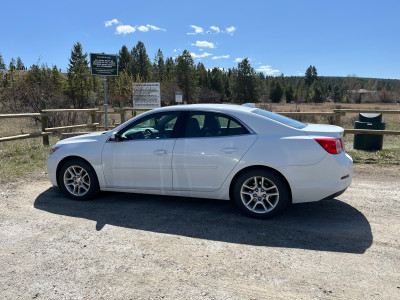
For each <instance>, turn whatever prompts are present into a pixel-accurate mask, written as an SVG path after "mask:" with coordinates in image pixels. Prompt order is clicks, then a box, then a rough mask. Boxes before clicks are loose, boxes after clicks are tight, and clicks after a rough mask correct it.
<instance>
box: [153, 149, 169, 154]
mask: <svg viewBox="0 0 400 300" xmlns="http://www.w3.org/2000/svg"><path fill="white" fill-rule="evenodd" d="M153 153H154V154H155V155H166V154H168V152H167V150H161V149H160V150H156V151H154V152H153Z"/></svg>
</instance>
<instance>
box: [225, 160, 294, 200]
mask: <svg viewBox="0 0 400 300" xmlns="http://www.w3.org/2000/svg"><path fill="white" fill-rule="evenodd" d="M255 169H263V170H268V171H270V172H273V173H275V174H276V175H278V176H279V177H280V178H282V180H283V181H284V183H285V184H286V186H287V189H288V193H289V200H290V203H292V189H291V187H290V184H289V182H288V181H287V179H286V177H285V176H283V175H282V173H281V172H279V171H278V170H276V169H274V168H271V167H267V166H263V165H253V166H248V167H245V168H243V169H241V170H239V172H237V173H236V174H235V176H233V178H232V180H231V183H230V185H229V198H230V199H231V200H232V199H233V188H234V186H235V182H236V180H237V178H238V177H239V176H240V175H242V174H243V173H245V172H247V171H250V170H255Z"/></svg>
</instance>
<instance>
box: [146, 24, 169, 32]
mask: <svg viewBox="0 0 400 300" xmlns="http://www.w3.org/2000/svg"><path fill="white" fill-rule="evenodd" d="M146 27H147V28H150V29H151V30H155V31H157V30H161V31H166V30H165V29H164V28H160V27H157V26H154V25H150V24H147V25H146Z"/></svg>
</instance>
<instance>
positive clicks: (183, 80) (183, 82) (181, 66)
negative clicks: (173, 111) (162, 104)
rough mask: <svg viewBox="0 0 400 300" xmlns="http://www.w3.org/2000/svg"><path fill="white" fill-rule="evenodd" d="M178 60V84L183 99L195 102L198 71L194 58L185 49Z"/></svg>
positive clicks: (187, 101)
mask: <svg viewBox="0 0 400 300" xmlns="http://www.w3.org/2000/svg"><path fill="white" fill-rule="evenodd" d="M176 61H177V65H176V71H177V72H176V76H177V80H178V85H179V87H180V88H181V89H182V92H183V100H184V101H186V103H193V101H194V99H195V90H196V72H195V67H194V61H193V58H192V56H191V55H190V53H189V51H187V50H184V51H183V53H182V54H181V55H179V56H178V58H177V60H176Z"/></svg>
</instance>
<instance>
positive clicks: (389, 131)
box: [344, 129, 400, 135]
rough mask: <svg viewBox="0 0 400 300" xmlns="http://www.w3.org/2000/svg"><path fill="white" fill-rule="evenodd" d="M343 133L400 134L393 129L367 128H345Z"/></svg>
mask: <svg viewBox="0 0 400 300" xmlns="http://www.w3.org/2000/svg"><path fill="white" fill-rule="evenodd" d="M344 134H377V135H386V134H387V135H400V131H394V130H369V129H345V130H344Z"/></svg>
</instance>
